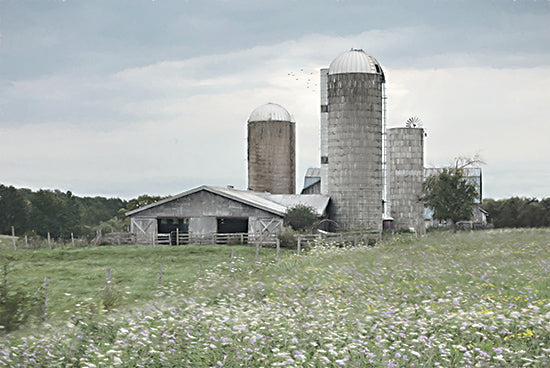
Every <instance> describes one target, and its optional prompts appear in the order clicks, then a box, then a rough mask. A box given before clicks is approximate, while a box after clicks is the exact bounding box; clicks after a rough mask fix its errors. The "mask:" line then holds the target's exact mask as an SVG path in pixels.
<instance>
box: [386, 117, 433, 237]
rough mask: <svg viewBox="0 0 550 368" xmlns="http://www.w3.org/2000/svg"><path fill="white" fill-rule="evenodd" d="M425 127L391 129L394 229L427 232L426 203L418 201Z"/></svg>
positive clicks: (390, 182) (390, 190) (390, 181)
mask: <svg viewBox="0 0 550 368" xmlns="http://www.w3.org/2000/svg"><path fill="white" fill-rule="evenodd" d="M424 136H425V134H424V129H422V128H418V127H407V128H391V129H388V199H389V208H390V214H391V217H392V218H393V225H392V226H393V228H394V229H411V228H412V229H414V230H415V231H416V232H417V233H419V234H422V233H424V205H423V203H422V202H420V201H419V200H418V196H420V194H421V193H422V181H423V176H424Z"/></svg>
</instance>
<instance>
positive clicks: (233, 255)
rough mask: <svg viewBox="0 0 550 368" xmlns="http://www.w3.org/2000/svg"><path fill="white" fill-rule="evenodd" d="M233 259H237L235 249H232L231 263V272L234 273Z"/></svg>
mask: <svg viewBox="0 0 550 368" xmlns="http://www.w3.org/2000/svg"><path fill="white" fill-rule="evenodd" d="M233 258H235V249H231V260H230V261H229V272H233Z"/></svg>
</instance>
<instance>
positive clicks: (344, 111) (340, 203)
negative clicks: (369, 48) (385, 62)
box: [321, 49, 385, 229]
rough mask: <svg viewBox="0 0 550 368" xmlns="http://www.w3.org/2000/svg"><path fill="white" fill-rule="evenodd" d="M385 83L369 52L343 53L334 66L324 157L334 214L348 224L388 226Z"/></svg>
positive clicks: (329, 82)
mask: <svg viewBox="0 0 550 368" xmlns="http://www.w3.org/2000/svg"><path fill="white" fill-rule="evenodd" d="M384 83H385V79H384V73H383V71H382V68H381V66H380V64H379V63H378V61H376V59H375V58H373V57H372V56H370V55H367V54H366V53H365V52H364V51H363V50H357V49H351V50H350V51H347V52H345V53H343V54H342V55H340V56H338V57H337V58H336V59H334V61H332V63H331V64H330V66H329V69H328V76H327V86H326V88H327V102H328V104H327V107H326V109H327V111H328V124H327V129H326V133H323V130H322V131H321V135H323V134H327V146H328V147H327V156H326V157H325V158H323V160H325V162H326V163H327V165H328V167H327V168H328V170H327V171H328V183H327V184H328V186H327V189H328V195H329V196H330V197H331V208H330V216H331V219H333V220H334V221H336V222H338V223H339V224H340V226H341V227H343V228H348V229H349V228H363V229H381V228H382V215H383V205H382V192H383V183H382V124H383V122H382V114H383V90H384ZM322 87H323V86H322ZM321 142H323V138H321Z"/></svg>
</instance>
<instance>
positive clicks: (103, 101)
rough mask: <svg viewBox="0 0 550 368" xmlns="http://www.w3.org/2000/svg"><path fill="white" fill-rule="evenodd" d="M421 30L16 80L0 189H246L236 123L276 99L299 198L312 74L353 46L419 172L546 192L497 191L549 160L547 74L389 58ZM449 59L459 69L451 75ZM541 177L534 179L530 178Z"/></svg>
mask: <svg viewBox="0 0 550 368" xmlns="http://www.w3.org/2000/svg"><path fill="white" fill-rule="evenodd" d="M429 32H430V29H429V28H426V27H418V28H407V29H399V28H396V29H390V30H388V31H370V32H364V33H361V34H355V35H350V36H347V37H330V36H326V35H310V36H306V37H303V38H300V39H297V40H292V41H287V42H282V43H279V44H275V45H270V46H258V47H254V48H249V49H244V50H238V51H235V52H231V53H225V54H217V55H209V56H200V57H195V58H190V59H184V60H167V61H159V62H158V63H154V64H151V65H146V66H138V67H131V68H126V69H123V70H120V71H118V72H116V73H113V74H111V75H106V76H103V77H97V76H95V77H86V76H84V75H76V76H75V75H74V74H63V75H56V76H53V77H47V78H41V79H37V80H34V81H24V82H17V83H16V86H15V89H11V90H10V91H11V92H9V93H8V94H7V95H6V94H4V100H8V101H10V102H12V101H17V103H18V104H19V105H18V106H20V107H19V108H22V107H23V106H25V103H28V107H29V109H30V110H33V108H34V107H36V108H37V111H36V112H35V113H34V115H33V113H32V112H29V114H30V115H32V116H33V118H21V120H23V121H25V120H28V121H29V124H27V125H21V124H20V123H19V120H18V119H17V117H16V115H15V113H16V112H15V111H12V112H11V113H10V116H9V119H4V122H5V124H4V129H2V130H0V170H1V171H2V172H4V173H6V175H5V176H4V177H5V180H6V182H11V183H17V184H19V185H21V186H31V187H40V186H44V187H52V188H61V189H70V190H73V191H74V192H76V193H98V194H103V195H115V196H123V197H131V196H134V195H137V194H140V193H145V192H147V193H150V194H168V193H171V194H174V193H177V192H180V191H183V190H185V189H188V188H189V187H191V186H194V185H199V184H202V183H206V184H217V185H224V184H233V185H236V186H237V187H241V188H244V187H246V120H247V118H248V115H249V113H250V112H251V111H252V110H253V109H254V108H256V107H257V106H259V105H262V104H264V103H266V102H276V103H279V104H281V105H282V106H284V107H285V108H287V109H288V110H289V111H290V112H291V113H292V114H293V115H294V117H295V119H296V122H297V123H296V124H297V142H298V147H297V154H298V157H297V178H298V179H297V181H298V187H297V189H298V190H299V189H300V188H301V184H302V181H303V174H304V172H305V170H306V169H307V167H309V166H317V165H318V161H319V151H318V150H319V148H318V141H319V135H318V124H319V123H318V121H319V120H318V119H319V86H318V80H319V68H320V67H326V66H328V64H329V63H330V61H331V60H332V59H333V58H335V57H336V56H337V55H338V54H340V53H341V52H344V51H345V50H347V49H349V48H351V47H363V48H365V49H366V50H367V52H369V53H372V54H373V55H374V56H375V57H377V59H378V60H379V61H380V62H381V63H382V65H383V66H384V68H385V71H386V74H387V94H388V96H389V99H388V116H389V121H388V126H390V127H391V126H396V125H400V124H402V123H403V122H404V121H405V120H406V119H407V118H408V117H410V116H413V115H416V116H419V117H420V118H421V119H422V120H423V121H424V125H425V127H426V129H427V132H428V138H427V140H426V145H427V147H426V157H427V160H426V163H427V164H434V165H441V164H445V163H447V162H449V161H450V160H452V158H453V157H455V156H457V155H463V154H473V153H476V152H480V153H481V155H482V156H483V157H484V158H485V159H486V160H487V162H488V166H487V167H486V168H485V172H486V173H487V175H486V178H487V180H488V182H487V183H486V186H485V192H486V193H488V194H489V196H491V195H492V194H491V193H493V191H495V192H497V191H496V189H494V188H498V194H495V195H494V196H497V195H499V196H506V195H507V194H506V190H507V189H506V188H510V189H509V193H508V194H509V195H514V194H516V193H519V192H518V189H517V188H520V187H521V188H524V187H526V186H527V187H529V188H533V189H532V192H533V193H532V195H538V196H547V195H548V194H549V193H544V188H542V189H541V188H540V186H537V187H535V186H529V185H528V183H519V181H518V184H517V185H515V184H513V183H511V184H510V185H509V186H508V187H506V186H503V185H502V184H501V183H500V182H499V179H498V178H499V175H501V173H502V167H506V164H507V163H510V170H514V167H516V166H521V167H522V168H527V167H533V168H535V167H537V166H536V165H540V164H541V162H542V163H543V164H544V163H547V164H548V159H547V157H548V156H549V155H548V154H549V153H550V152H549V151H548V146H547V144H546V140H547V137H548V136H550V130H549V129H550V128H549V127H548V124H547V122H546V120H547V119H548V116H549V115H550V114H549V111H548V106H547V103H546V94H545V93H544V91H545V90H546V89H547V87H546V86H548V85H549V83H550V68H549V67H538V68H507V69H494V68H489V67H481V66H475V65H472V64H475V63H476V61H477V60H478V57H477V56H475V55H474V56H472V57H471V56H469V55H464V54H459V55H454V54H439V55H438V54H435V55H434V54H433V53H432V54H423V55H420V56H418V58H420V59H422V64H423V66H422V67H421V68H417V67H415V66H414V65H413V64H415V63H412V62H411V63H410V65H409V63H406V62H394V61H392V59H391V58H390V56H391V55H399V48H400V47H405V45H406V44H407V43H411V42H414V40H415V39H416V38H417V37H422V36H425V35H427V34H429ZM378 53H379V54H378ZM386 55H387V56H386ZM403 57H405V56H403ZM386 59H388V61H387V64H388V65H389V66H387V67H386V66H385V65H386V64H385V61H386ZM415 60H418V59H415ZM456 64H459V65H461V67H449V65H456ZM399 65H407V67H406V68H401V67H400V66H399ZM411 65H412V66H411ZM426 65H442V66H441V67H439V68H437V69H429V68H426ZM289 73H291V75H289ZM311 73H312V74H311ZM41 109H42V110H41ZM17 113H18V114H21V112H20V111H17ZM19 116H24V114H23V115H19ZM9 122H12V124H11V126H10V125H9V124H8V123H9ZM533 157H539V158H540V160H541V161H538V162H534V161H533ZM493 167H494V168H497V167H498V168H499V169H498V171H497V170H495V171H492V170H493V169H492V168H493ZM535 171H536V170H535V169H533V170H532V172H535ZM537 178H538V179H537ZM540 178H541V177H540V176H537V175H536V173H535V174H533V181H536V180H540ZM506 180H509V181H513V180H514V177H507V178H506ZM526 191H527V192H528V191H529V190H526ZM501 193H504V194H501Z"/></svg>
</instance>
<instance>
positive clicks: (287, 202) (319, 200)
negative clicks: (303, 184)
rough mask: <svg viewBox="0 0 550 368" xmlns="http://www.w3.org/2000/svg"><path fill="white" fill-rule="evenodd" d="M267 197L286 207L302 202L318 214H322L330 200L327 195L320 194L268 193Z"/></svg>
mask: <svg viewBox="0 0 550 368" xmlns="http://www.w3.org/2000/svg"><path fill="white" fill-rule="evenodd" d="M267 198H269V199H270V200H272V201H273V202H277V203H279V204H281V205H283V206H285V207H286V208H292V207H294V206H296V205H299V204H303V205H305V206H308V207H311V208H313V209H314V210H315V212H317V215H318V216H322V215H324V213H325V210H326V209H327V206H328V202H329V200H330V197H329V196H326V195H322V194H269V195H268V197H267Z"/></svg>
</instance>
